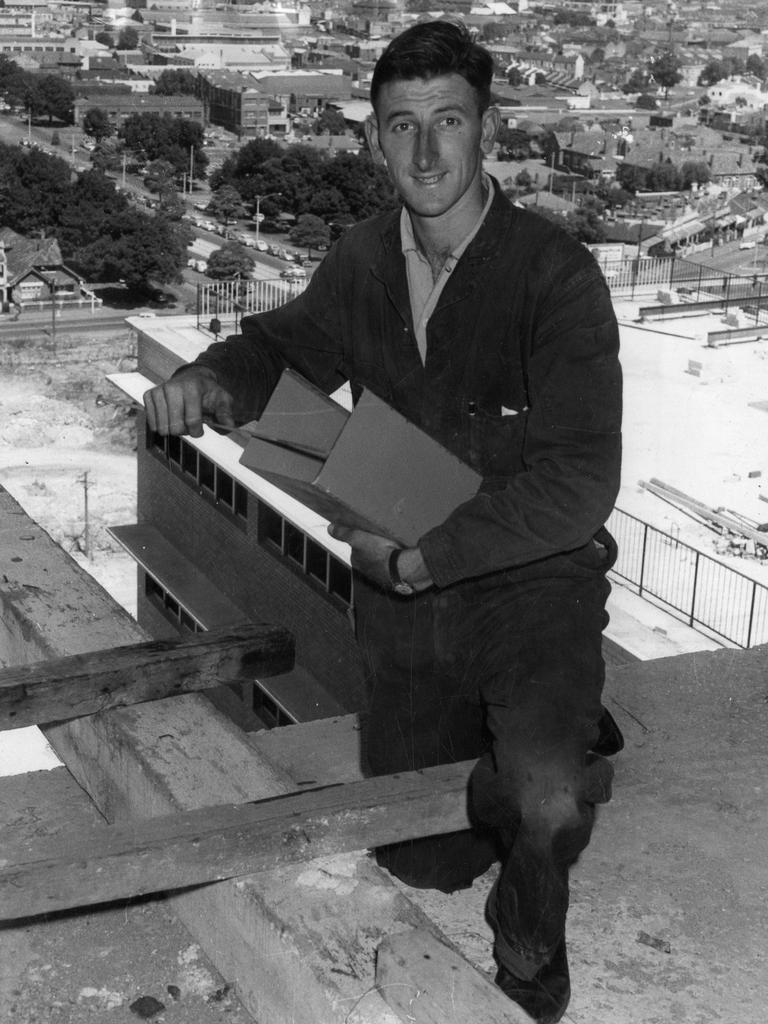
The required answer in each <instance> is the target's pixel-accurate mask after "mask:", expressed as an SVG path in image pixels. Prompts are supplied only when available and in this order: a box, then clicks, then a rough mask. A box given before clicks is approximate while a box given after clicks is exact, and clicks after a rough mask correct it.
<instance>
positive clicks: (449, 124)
mask: <svg viewBox="0 0 768 1024" xmlns="http://www.w3.org/2000/svg"><path fill="white" fill-rule="evenodd" d="M460 124H461V121H460V120H459V119H458V117H444V118H443V125H444V126H445V127H446V128H458V127H459V125H460Z"/></svg>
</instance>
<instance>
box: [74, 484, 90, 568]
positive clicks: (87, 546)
mask: <svg viewBox="0 0 768 1024" xmlns="http://www.w3.org/2000/svg"><path fill="white" fill-rule="evenodd" d="M88 473H89V470H87V469H85V470H83V475H82V476H80V477H78V478H77V482H78V483H79V484H82V485H83V504H84V515H85V524H84V527H83V546H84V548H85V552H84V553H85V557H86V558H87V559H89V560H90V557H91V530H90V522H89V515H88V487H89V484H88Z"/></svg>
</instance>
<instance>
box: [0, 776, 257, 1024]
mask: <svg viewBox="0 0 768 1024" xmlns="http://www.w3.org/2000/svg"><path fill="white" fill-rule="evenodd" d="M101 820H103V819H102V818H101V815H100V814H99V813H98V811H97V810H96V808H95V806H94V805H93V804H92V803H91V801H90V799H89V798H88V797H87V796H86V795H85V793H84V792H83V791H82V790H81V789H80V787H79V786H78V785H77V784H76V783H75V781H74V779H73V778H72V776H71V775H70V774H69V772H68V771H67V770H66V768H55V769H53V770H52V771H40V772H29V773H27V774H24V775H17V776H14V777H13V778H5V779H2V780H0V829H1V830H2V837H3V842H2V859H4V860H9V861H10V862H11V863H12V862H13V860H14V854H15V851H16V849H17V848H21V846H22V845H23V842H24V840H25V839H26V838H32V837H34V836H35V835H41V836H42V835H45V836H51V835H53V836H55V835H56V834H59V833H63V832H70V831H72V830H74V831H77V829H78V828H82V827H84V826H85V825H86V824H88V825H90V824H92V823H93V822H95V821H101ZM0 863H2V860H0ZM132 1006H133V1009H131V1007H132ZM161 1006H162V1009H161V1008H160V1007H161ZM152 1011H154V1012H152ZM149 1013H151V1016H146V1014H149ZM142 1014H144V1015H145V1016H142ZM142 1019H145V1020H154V1021H157V1022H158V1024H220V1022H222V1021H226V1022H227V1024H250V1022H251V1020H252V1018H251V1017H250V1016H249V1015H248V1014H247V1013H246V1012H245V1010H244V1009H243V1008H242V1006H241V1005H240V1003H239V1001H238V999H237V996H236V994H235V992H234V990H233V989H232V987H231V986H229V985H228V984H227V981H226V980H225V979H224V978H222V977H221V975H220V974H219V973H218V972H217V971H216V969H215V968H214V967H213V966H212V965H211V963H210V961H209V960H208V959H207V957H206V956H205V954H204V953H203V951H202V950H201V948H200V946H199V945H197V944H196V943H195V942H194V941H193V940H192V938H191V937H190V935H189V932H187V931H186V929H185V928H184V927H183V926H182V925H181V924H180V923H179V922H178V920H177V919H176V917H175V916H174V915H173V914H172V913H171V911H170V909H169V908H168V906H167V905H166V904H165V902H164V901H163V900H138V901H135V902H132V903H126V904H120V905H117V904H113V905H112V906H109V907H104V908H97V909H95V910H90V911H88V912H78V913H62V914H53V915H50V916H48V917H46V918H36V919H34V920H27V921H22V922H16V923H14V922H10V923H5V924H0V1024H102V1022H104V1024H136V1022H138V1021H140V1020H142Z"/></svg>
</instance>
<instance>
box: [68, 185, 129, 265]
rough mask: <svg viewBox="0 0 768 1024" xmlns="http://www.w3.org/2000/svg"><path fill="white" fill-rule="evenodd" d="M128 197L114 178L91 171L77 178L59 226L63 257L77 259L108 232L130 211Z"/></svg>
mask: <svg viewBox="0 0 768 1024" xmlns="http://www.w3.org/2000/svg"><path fill="white" fill-rule="evenodd" d="M129 206H130V204H129V202H128V199H127V197H126V196H125V195H124V194H123V193H122V192H118V191H117V188H116V187H115V183H114V181H113V180H112V178H108V177H107V176H106V175H105V174H103V173H102V172H101V171H98V170H94V169H89V170H87V171H83V172H82V173H81V174H79V175H78V176H77V179H76V181H75V182H74V184H73V185H72V187H71V189H70V192H69V195H68V196H67V197H66V199H65V201H64V203H63V204H62V207H61V210H60V211H59V215H58V224H57V226H56V237H57V239H58V240H59V244H60V246H61V251H62V254H63V255H64V256H65V257H69V256H71V255H73V254H74V253H75V252H76V251H77V250H78V249H80V248H81V247H83V246H85V245H88V244H89V243H90V242H92V241H93V240H94V239H95V238H98V237H99V236H101V235H102V234H104V232H105V231H106V225H107V224H108V222H109V220H110V218H112V217H115V216H117V215H118V214H120V213H123V212H125V211H126V210H128V209H129Z"/></svg>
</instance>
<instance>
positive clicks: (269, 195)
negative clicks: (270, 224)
mask: <svg viewBox="0 0 768 1024" xmlns="http://www.w3.org/2000/svg"><path fill="white" fill-rule="evenodd" d="M282 194H283V193H282V192H267V194H266V195H263V196H256V217H255V220H256V248H258V246H259V229H260V227H261V200H262V199H275V198H277V196H281V195H282Z"/></svg>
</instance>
